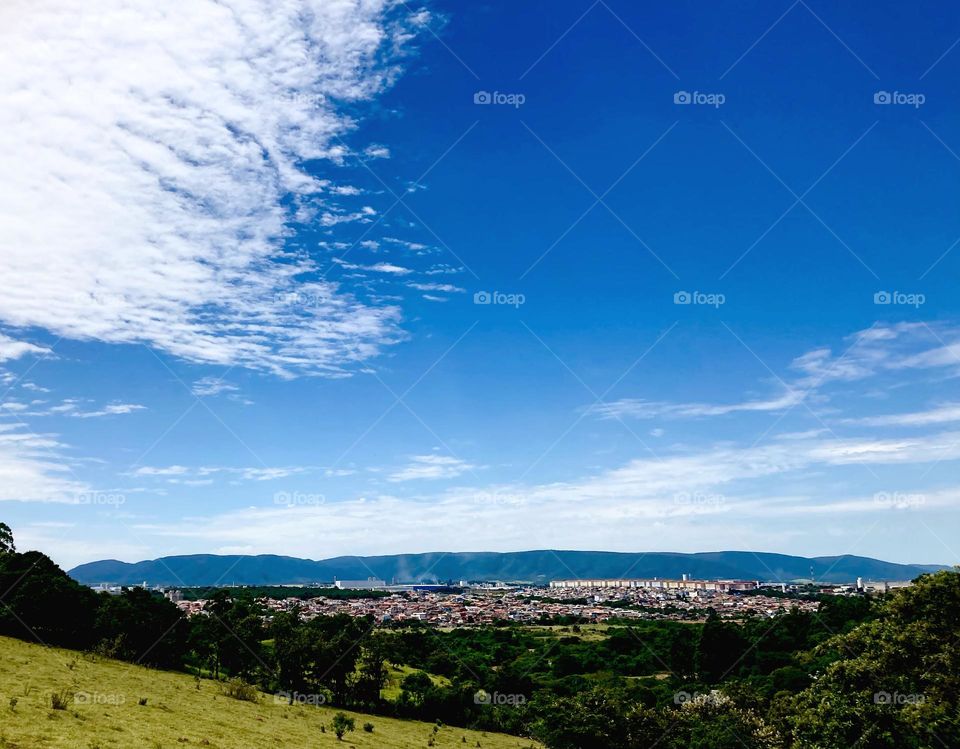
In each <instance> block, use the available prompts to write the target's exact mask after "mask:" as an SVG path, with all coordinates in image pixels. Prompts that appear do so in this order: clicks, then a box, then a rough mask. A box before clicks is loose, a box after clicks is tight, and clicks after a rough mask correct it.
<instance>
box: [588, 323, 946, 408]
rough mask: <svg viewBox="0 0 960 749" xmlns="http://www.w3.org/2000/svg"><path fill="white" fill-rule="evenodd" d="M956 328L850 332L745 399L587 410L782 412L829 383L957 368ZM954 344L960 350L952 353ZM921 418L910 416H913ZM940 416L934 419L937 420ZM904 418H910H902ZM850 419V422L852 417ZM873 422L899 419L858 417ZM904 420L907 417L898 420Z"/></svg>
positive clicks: (815, 396) (625, 402) (624, 401)
mask: <svg viewBox="0 0 960 749" xmlns="http://www.w3.org/2000/svg"><path fill="white" fill-rule="evenodd" d="M958 337H960V331H958V330H955V329H953V328H948V327H942V326H941V328H940V331H939V332H936V331H935V330H934V328H932V327H931V326H928V325H924V324H919V323H901V324H897V325H891V326H874V327H871V328H868V329H866V330H862V331H860V332H859V333H855V334H853V335H852V336H849V337H848V338H847V339H846V341H845V344H846V347H845V348H844V349H843V350H841V351H840V352H839V353H836V352H834V351H833V350H832V349H830V348H827V347H820V348H816V349H813V350H811V351H808V352H806V353H804V354H802V355H801V356H798V357H797V358H795V359H794V360H793V361H792V362H791V363H790V366H789V371H788V372H787V373H785V375H784V378H783V379H777V381H776V383H775V387H776V390H777V392H775V393H774V394H772V395H770V396H769V397H765V398H745V399H743V400H740V401H736V402H732V403H695V402H693V403H671V402H667V401H656V400H644V399H641V398H621V399H619V400H615V401H610V402H607V403H599V404H595V405H592V406H589V407H588V411H589V413H591V414H594V415H596V416H598V417H599V418H603V419H621V418H635V419H653V418H667V419H685V418H705V417H711V416H726V415H728V414H735V413H749V412H782V411H784V410H786V409H790V408H793V407H795V406H797V405H800V404H801V403H804V402H807V403H813V402H817V401H818V400H819V399H821V398H826V397H827V396H826V395H825V392H826V391H827V389H828V388H830V387H831V386H836V385H838V384H841V383H850V382H857V381H861V380H866V379H869V378H872V377H877V376H879V375H882V374H885V373H891V372H899V373H902V372H903V371H904V370H907V369H929V368H939V367H949V366H956V367H958V368H960V343H953V344H946V343H944V342H943V341H944V339H945V338H946V339H949V340H955V339H957V338H958ZM954 349H956V353H957V355H958V357H957V358H955V357H954V355H953V352H954ZM948 413H949V411H947V410H943V409H941V410H939V411H938V412H936V413H930V414H928V415H927V418H928V419H930V420H928V421H927V422H926V423H928V424H934V423H943V422H944V421H953V420H954V419H953V418H946V415H947V414H948ZM918 418H920V415H914V417H913V419H914V421H916V419H918ZM937 418H939V419H941V421H936V420H935V419H937ZM904 419H908V417H904ZM850 423H852V422H850ZM859 423H863V424H872V425H873V426H884V425H891V426H892V425H896V424H897V421H896V419H895V418H894V420H889V421H879V420H877V421H874V422H869V421H860V422H859ZM902 423H903V424H904V425H907V424H908V420H904V421H903V422H902Z"/></svg>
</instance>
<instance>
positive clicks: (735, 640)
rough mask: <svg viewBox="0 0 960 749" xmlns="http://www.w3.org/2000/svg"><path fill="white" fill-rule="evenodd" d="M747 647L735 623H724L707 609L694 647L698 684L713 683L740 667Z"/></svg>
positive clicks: (715, 613) (714, 612) (713, 612)
mask: <svg viewBox="0 0 960 749" xmlns="http://www.w3.org/2000/svg"><path fill="white" fill-rule="evenodd" d="M746 650H747V646H746V642H745V641H744V639H743V637H742V636H741V634H740V631H739V629H738V628H737V626H736V625H735V624H730V623H728V622H724V621H723V620H722V619H721V618H720V617H719V616H717V612H716V611H714V610H713V609H710V610H709V612H708V614H707V621H706V622H705V623H704V625H703V629H702V630H701V631H700V642H699V643H698V644H697V655H696V660H697V674H698V676H699V677H700V679H701V680H702V681H705V682H707V683H709V684H715V683H717V682H719V681H722V680H723V679H725V678H727V677H728V676H730V675H732V672H733V671H734V670H735V669H736V668H737V666H739V665H740V662H741V660H742V657H743V654H744V653H745V652H746Z"/></svg>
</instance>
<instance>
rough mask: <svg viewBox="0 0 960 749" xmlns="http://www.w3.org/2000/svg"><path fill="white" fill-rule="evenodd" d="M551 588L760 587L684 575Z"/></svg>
mask: <svg viewBox="0 0 960 749" xmlns="http://www.w3.org/2000/svg"><path fill="white" fill-rule="evenodd" d="M550 587H551V588H644V589H648V590H663V591H699V590H709V591H716V592H719V593H727V592H730V591H740V590H755V589H757V588H759V587H760V583H759V581H757V580H691V579H690V578H689V576H688V575H684V579H682V580H668V579H660V578H656V577H654V578H647V579H642V580H641V579H630V580H551V581H550Z"/></svg>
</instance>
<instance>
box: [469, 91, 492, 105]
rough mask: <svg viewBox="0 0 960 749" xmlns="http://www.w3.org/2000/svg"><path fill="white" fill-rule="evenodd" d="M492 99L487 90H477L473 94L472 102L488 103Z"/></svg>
mask: <svg viewBox="0 0 960 749" xmlns="http://www.w3.org/2000/svg"><path fill="white" fill-rule="evenodd" d="M492 101H493V97H492V96H490V92H489V91H477V92H476V93H475V94H474V95H473V103H474V104H490V103H491V102H492Z"/></svg>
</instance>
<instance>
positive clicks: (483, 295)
mask: <svg viewBox="0 0 960 749" xmlns="http://www.w3.org/2000/svg"><path fill="white" fill-rule="evenodd" d="M491 301H493V298H492V297H491V296H490V292H489V291H478V292H477V293H476V294H474V295H473V303H474V304H490V302H491Z"/></svg>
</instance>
